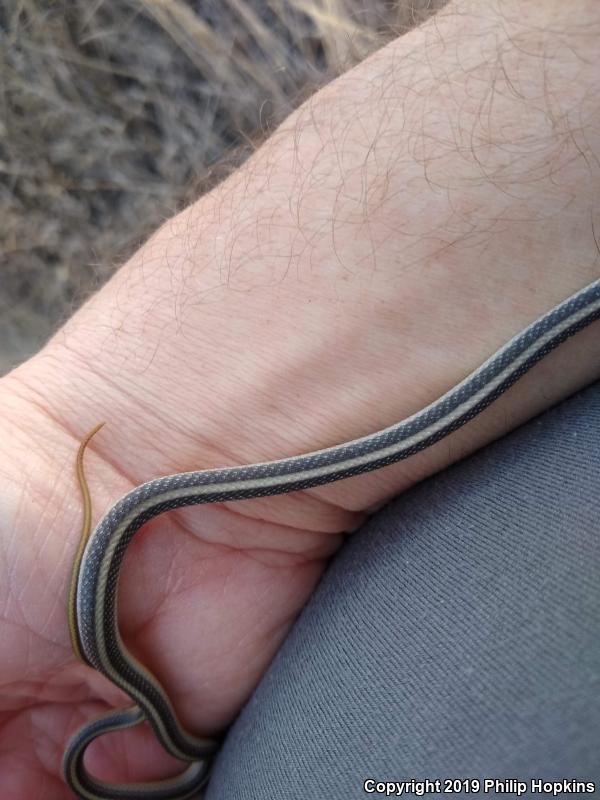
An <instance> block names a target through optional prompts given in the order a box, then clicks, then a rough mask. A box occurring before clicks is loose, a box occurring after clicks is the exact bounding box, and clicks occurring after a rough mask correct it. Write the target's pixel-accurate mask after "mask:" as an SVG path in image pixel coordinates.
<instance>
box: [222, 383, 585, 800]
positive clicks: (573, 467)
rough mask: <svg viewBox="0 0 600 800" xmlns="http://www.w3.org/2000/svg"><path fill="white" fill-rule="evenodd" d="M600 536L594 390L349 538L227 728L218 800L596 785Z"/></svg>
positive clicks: (334, 799)
mask: <svg viewBox="0 0 600 800" xmlns="http://www.w3.org/2000/svg"><path fill="white" fill-rule="evenodd" d="M599 523H600V383H598V384H596V385H594V386H592V387H590V388H589V389H587V390H586V391H584V392H581V393H580V394H578V395H576V396H574V397H572V398H570V399H569V400H567V401H566V402H564V403H562V404H561V405H560V406H557V407H556V408H555V409H552V410H550V411H549V412H547V413H545V414H543V415H542V416H540V417H538V418H537V419H535V420H533V421H532V422H530V423H528V424H527V425H525V426H523V427H522V428H521V429H519V430H518V431H515V432H514V433H512V434H510V435H508V436H507V437H505V438H504V439H502V440H500V441H498V442H496V443H495V444H493V445H491V446H489V447H487V448H485V449H484V450H483V451H481V452H480V453H477V454H475V455H474V456H472V457H471V458H469V459H467V460H465V461H463V462H461V463H460V464H457V465H455V466H453V467H451V468H449V469H447V470H445V471H444V472H443V473H440V474H439V475H437V476H434V477H433V478H431V479H429V480H427V481H425V482H424V483H422V484H420V485H419V486H417V487H415V488H414V489H411V490H410V491H408V492H406V493H404V494H403V495H401V496H400V497H398V498H397V499H396V500H394V501H393V502H392V503H390V504H389V505H388V506H387V507H386V508H384V509H383V510H381V511H380V512H379V513H378V514H377V515H376V516H375V517H373V518H372V519H371V520H370V521H369V522H368V523H367V524H366V525H365V526H364V527H363V528H362V529H361V530H360V531H358V532H357V533H356V534H354V535H353V536H352V537H351V538H350V539H349V541H348V543H347V544H346V545H345V546H344V548H343V549H342V550H341V551H340V553H339V555H338V556H337V557H336V558H335V560H334V561H333V563H332V564H331V566H330V568H329V569H328V570H327V572H326V573H325V575H324V577H323V579H322V581H321V583H320V585H319V587H318V588H317V591H316V592H315V594H314V595H313V597H312V598H311V600H310V602H309V603H308V605H307V607H306V608H305V610H304V612H303V613H302V615H301V617H300V619H299V620H298V622H297V624H296V625H295V626H294V628H293V629H292V631H291V632H290V634H289V636H288V637H287V639H286V641H285V642H284V645H283V647H282V648H281V650H280V652H279V653H278V655H277V657H276V658H275V661H274V662H273V664H272V666H271V667H270V669H269V670H268V672H267V674H266V675H265V677H264V679H263V680H262V682H261V684H260V685H259V687H258V688H257V690H256V691H255V693H254V695H253V696H252V698H251V699H250V701H249V702H248V704H247V705H246V707H245V708H244V709H243V711H242V713H241V715H240V716H239V718H238V720H237V721H236V723H235V724H234V725H233V727H232V729H231V731H230V733H229V735H228V737H227V740H226V742H225V744H224V747H223V750H222V752H221V753H220V755H219V757H218V759H217V762H216V765H215V769H214V774H213V777H212V780H211V783H210V786H209V789H208V792H207V800H224V799H225V798H227V800H236V799H237V798H244V800H257V799H258V798H260V800H270V799H271V798H273V800H275V798H277V800H282V799H283V798H303V799H304V798H306V799H307V800H309V799H311V800H312V799H313V798H315V799H316V800H318V799H320V798H328V800H329V799H331V800H338V798H339V800H342V799H343V800H347V799H348V798H361V797H362V798H366V797H369V796H371V797H376V796H381V795H375V794H370V795H369V794H366V793H365V792H364V790H363V782H364V780H365V779H366V778H375V779H377V780H384V781H385V780H390V781H402V780H409V779H411V778H432V779H433V778H438V777H457V778H461V777H462V778H465V777H473V778H477V777H479V778H484V777H488V778H511V777H512V778H519V779H522V780H527V779H529V778H543V779H544V780H562V779H565V778H577V779H578V780H581V781H584V780H595V781H597V785H598V790H599V791H600V525H599ZM429 796H441V793H440V794H435V795H429ZM489 796H495V795H493V794H492V795H489ZM509 796H512V795H509Z"/></svg>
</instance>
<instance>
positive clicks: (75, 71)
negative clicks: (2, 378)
mask: <svg viewBox="0 0 600 800" xmlns="http://www.w3.org/2000/svg"><path fill="white" fill-rule="evenodd" d="M442 4H443V0H412V1H411V2H410V5H409V4H408V2H407V1H406V0H400V2H398V3H394V2H389V0H387V1H386V0H368V2H366V1H365V0H363V1H362V2H361V1H360V0H196V2H194V1H193V0H54V2H43V1H42V0H0V70H1V78H2V80H1V87H0V88H1V95H0V104H1V105H0V218H1V219H2V222H3V224H2V226H0V237H1V240H0V254H1V261H0V373H1V372H2V371H6V370H7V369H9V368H10V366H11V365H13V364H16V363H18V362H19V361H20V360H22V359H24V358H26V357H27V356H28V355H29V354H31V353H32V352H34V351H35V350H36V349H37V348H38V347H39V346H40V345H41V344H42V343H43V342H44V341H45V340H46V339H47V338H48V336H49V335H50V334H51V333H52V332H53V331H54V330H55V329H56V328H57V327H58V325H59V324H60V322H61V320H63V319H64V318H65V317H67V316H69V315H70V314H71V313H72V311H73V309H74V308H75V307H76V306H77V305H78V304H79V302H80V301H81V300H82V298H84V297H85V296H86V294H88V293H89V291H90V290H91V289H93V288H95V287H96V286H97V285H98V284H100V283H101V282H103V281H104V280H105V279H106V278H107V277H108V276H109V275H110V273H111V272H112V271H113V270H114V269H115V268H116V266H117V265H118V264H119V263H120V262H121V261H122V259H123V258H124V257H125V256H126V255H127V253H129V252H130V251H131V250H132V249H133V248H134V247H135V246H136V245H137V244H138V243H139V242H140V241H141V240H143V239H144V238H145V237H146V236H147V234H148V233H149V232H150V231H151V230H152V229H153V228H155V227H156V226H157V225H158V224H159V223H160V222H161V220H163V219H164V218H165V217H167V216H168V215H170V214H171V213H173V211H175V210H176V209H177V208H179V207H181V206H182V205H183V204H185V203H186V202H188V201H189V200H190V199H192V197H193V196H194V193H197V192H198V187H199V186H207V185H208V184H209V183H210V182H211V180H214V179H215V176H216V175H217V171H216V169H215V165H217V164H218V163H219V162H220V161H221V160H222V159H223V157H224V156H225V157H227V154H228V153H231V151H232V150H236V152H238V153H242V155H239V154H238V155H237V156H236V158H237V160H239V159H240V158H241V157H243V149H242V150H240V151H238V150H237V148H238V147H239V146H240V145H243V144H244V143H245V142H249V141H252V140H253V139H254V138H255V137H256V135H257V133H260V132H261V131H268V130H269V127H270V126H272V125H273V124H274V123H275V122H276V121H277V120H278V119H280V118H281V117H283V116H284V115H285V114H286V113H287V112H289V111H290V110H291V109H292V108H293V107H294V106H295V105H297V103H298V102H299V101H300V99H302V97H304V96H306V94H307V93H308V92H309V91H312V90H313V89H314V88H315V87H316V86H318V85H320V84H322V83H324V82H325V81H327V80H329V79H330V78H332V77H333V76H335V75H336V74H338V73H339V72H341V71H343V70H344V69H346V68H348V67H349V66H351V65H352V64H354V63H356V62H357V61H359V60H360V59H362V58H363V57H364V56H365V55H366V54H367V53H369V52H370V51H371V50H373V49H374V48H376V47H378V46H379V45H381V44H382V43H383V42H385V41H386V40H387V39H389V38H391V37H393V36H396V35H398V34H399V33H401V32H402V31H404V30H406V29H407V28H410V27H412V25H414V24H415V22H417V21H419V20H420V19H422V18H423V17H424V16H426V15H427V14H429V13H431V11H433V10H435V8H436V7H439V6H440V5H442ZM248 147H251V145H248ZM230 160H231V159H230Z"/></svg>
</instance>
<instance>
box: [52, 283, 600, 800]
mask: <svg viewBox="0 0 600 800" xmlns="http://www.w3.org/2000/svg"><path fill="white" fill-rule="evenodd" d="M599 318H600V280H597V281H595V282H594V283H592V284H590V285H589V286H587V287H586V288H584V289H582V290H581V291H579V292H577V293H576V294H574V295H573V296H571V297H570V298H568V299H567V300H565V301H564V302H562V303H561V304H559V305H558V306H556V307H555V308H553V309H552V310H551V311H549V312H547V313H546V314H544V315H543V316H542V317H540V318H539V319H538V320H536V321H535V322H533V323H532V324H531V325H529V326H528V327H527V328H525V329H524V330H523V331H521V332H520V333H519V334H517V335H516V336H515V337H514V338H513V339H511V340H510V341H509V342H508V343H507V344H505V345H504V346H503V347H502V348H501V349H500V350H498V351H497V352H496V353H495V354H494V355H493V356H491V358H489V359H488V360H487V361H486V362H485V363H484V364H482V365H481V366H480V367H479V368H478V369H476V370H475V371H474V372H472V373H471V374H470V375H469V376H468V377H466V378H465V379H464V380H463V381H461V382H460V383H459V384H458V385H456V386H455V387H454V388H452V389H451V390H450V391H448V392H447V393H446V394H444V395H443V396H442V397H440V398H439V399H438V400H436V401H435V402H433V403H431V404H430V405H429V406H427V407H426V408H424V409H422V410H421V411H419V412H418V413H416V414H413V415H412V416H410V417H408V418H406V419H404V420H402V421H400V422H398V423H396V424H395V425H392V426H390V427H388V428H385V429H384V430H381V431H378V432H376V433H373V434H371V435H369V436H365V437H363V438H360V439H355V440H354V441H351V442H346V443H344V444H340V445H337V446H334V447H329V448H327V449H324V450H317V451H315V452H311V453H307V454H304V455H299V456H295V457H292V458H285V459H281V460H278V461H269V462H265V463H260V464H250V465H246V466H241V467H228V468H223V469H210V470H199V471H195V472H182V473H179V474H176V475H168V476H166V477H161V478H157V479H156V480H152V481H150V482H148V483H145V484H143V485H141V486H138V487H137V488H136V489H134V490H133V491H131V492H129V493H128V494H126V495H125V496H124V497H123V498H121V500H119V501H118V502H117V503H116V504H115V505H114V506H113V507H112V508H111V509H110V511H109V512H108V513H107V514H106V516H105V517H104V518H103V519H102V520H101V521H100V522H99V523H98V525H97V526H96V528H95V529H94V531H93V533H92V535H91V536H90V537H89V541H87V543H86V544H85V549H84V551H83V553H80V556H81V557H80V558H79V557H78V558H77V559H76V563H75V567H74V570H73V582H72V586H73V591H72V597H71V601H70V618H71V627H72V638H73V639H74V640H75V641H74V649H75V651H76V654H78V655H81V657H82V658H83V660H84V661H85V662H86V663H88V664H89V665H90V666H92V667H94V668H95V669H97V670H99V671H100V672H101V673H103V674H104V675H105V676H106V677H107V678H109V679H110V680H111V681H112V682H113V683H115V684H116V685H117V686H119V687H120V688H121V689H123V690H124V691H125V692H126V693H127V694H128V695H129V696H130V697H131V699H132V700H133V702H134V704H135V705H134V706H133V707H130V708H127V709H125V710H122V711H111V712H109V713H108V714H105V715H103V716H102V717H99V718H97V719H95V720H93V721H91V722H89V723H87V724H86V725H84V727H83V728H81V729H80V730H79V731H77V732H76V733H75V734H74V736H73V737H72V738H71V739H70V741H69V743H68V744H67V748H66V750H65V755H64V759H63V773H64V776H65V780H66V781H67V783H68V784H69V786H70V787H71V789H73V791H74V792H75V793H76V794H77V795H78V796H79V797H81V798H86V800H133V799H134V798H137V800H141V798H144V799H146V798H147V799H148V800H184V798H189V797H193V796H195V795H197V793H198V792H199V791H200V789H201V788H202V786H203V785H204V783H205V781H206V778H207V774H208V769H209V764H210V757H211V755H212V754H214V752H215V750H216V748H217V743H216V742H214V741H211V740H208V739H204V738H201V737H197V736H194V735H192V734H191V733H190V732H188V731H187V730H185V729H184V727H183V726H182V725H181V723H180V722H179V720H178V717H177V715H176V713H175V710H174V708H173V706H172V704H171V702H170V700H169V698H168V696H167V694H166V692H165V690H164V689H163V688H162V686H161V685H160V683H159V682H158V681H157V680H156V678H155V677H154V676H153V675H152V674H151V673H150V672H149V671H148V670H147V669H146V668H145V667H144V666H143V665H142V664H140V663H139V662H138V661H137V660H136V659H135V658H134V656H133V655H132V654H131V653H130V652H129V651H128V650H127V648H126V647H125V645H124V644H123V641H122V640H121V637H120V634H119V629H118V625H117V583H118V579H119V572H120V569H121V565H122V562H123V557H124V555H125V552H126V550H127V547H128V546H129V544H130V542H131V540H132V538H133V536H134V535H135V533H136V532H137V531H138V530H139V529H140V528H141V527H142V525H144V523H146V522H148V520H150V519H152V518H153V517H156V516H158V515H159V514H163V513H165V512H166V511H169V510H171V509H174V508H179V507H181V506H188V505H196V504H202V503H221V502H225V501H232V500H243V499H250V498H254V497H267V496H270V495H276V494H282V493H285V492H295V491H299V490H303V489H309V488H311V487H314V486H319V485H321V484H325V483H329V482H332V481H339V480H343V479H344V478H349V477H351V476H353V475H359V474H361V473H364V472H368V471H371V470H375V469H379V468H380V467H384V466H386V465H388V464H393V463H394V462H396V461H399V460H401V459H404V458H408V457H409V456H411V455H413V454H414V453H417V452H419V451H420V450H423V449H425V448H427V447H430V446H431V445H432V444H434V443H435V442H438V441H440V439H443V438H444V437H445V436H448V434H450V433H452V432H453V431H455V430H457V429H458V428H460V427H461V426H463V425H465V424H466V423H467V422H469V420H471V419H473V418H474V417H475V416H477V415H478V414H479V413H480V412H481V411H483V410H484V409H485V408H487V407H488V406H489V405H490V404H491V403H493V402H494V401H495V400H496V399H497V398H498V397H500V395H501V394H503V392H505V391H506V390H507V389H508V388H509V387H510V386H512V385H513V384H514V383H515V382H516V381H517V380H519V378H520V377H521V376H523V375H524V374H525V373H526V372H527V371H528V370H529V369H531V368H532V367H533V366H534V365H535V364H536V363H537V362H538V361H540V360H541V359H542V358H544V357H545V356H546V355H547V354H548V353H550V352H551V351H552V350H553V349H554V348H556V347H557V346H558V345H559V344H560V343H561V342H563V341H565V340H566V339H567V338H569V337H570V336H572V335H573V334H575V333H576V332H577V331H579V330H581V329H582V328H584V327H586V326H587V325H589V324H590V323H592V322H593V321H594V320H596V319H599ZM97 427H98V426H97ZM96 429H97V428H96ZM96 429H94V431H92V432H90V434H88V437H86V440H84V443H83V447H85V443H87V441H88V440H89V438H90V436H91V435H93V433H95V431H96ZM82 452H83V451H82V448H80V454H82ZM78 463H79V462H78ZM78 651H79V652H78ZM145 720H146V721H148V722H149V724H150V725H151V726H152V729H153V731H154V733H155V735H156V736H157V738H158V739H159V741H160V742H161V744H162V746H163V747H164V748H165V750H167V751H168V752H169V753H171V754H172V755H173V756H175V757H176V758H178V759H181V760H182V761H187V762H190V764H189V766H188V767H187V769H186V770H185V771H184V772H183V773H182V774H181V775H179V776H177V777H176V778H172V779H169V780H166V781H158V782H153V783H143V784H141V783H140V784H114V783H111V784H108V783H105V782H103V781H100V780H98V779H96V778H94V777H93V776H91V775H90V774H89V773H88V772H87V771H86V769H85V767H84V765H83V756H84V753H85V749H86V747H87V746H88V744H89V743H90V742H91V741H93V739H95V738H96V737H97V736H100V735H102V734H104V733H107V732H109V731H112V730H119V729H123V728H127V727H131V726H133V725H137V724H138V723H140V722H142V721H145Z"/></svg>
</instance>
